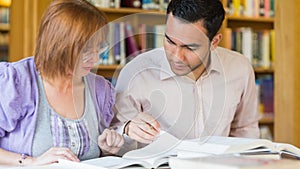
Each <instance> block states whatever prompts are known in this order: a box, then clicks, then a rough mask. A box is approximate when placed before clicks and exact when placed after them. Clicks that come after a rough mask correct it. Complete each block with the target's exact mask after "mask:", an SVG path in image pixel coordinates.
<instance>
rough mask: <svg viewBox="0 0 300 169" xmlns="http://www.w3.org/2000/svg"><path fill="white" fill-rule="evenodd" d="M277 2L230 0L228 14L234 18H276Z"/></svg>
mask: <svg viewBox="0 0 300 169" xmlns="http://www.w3.org/2000/svg"><path fill="white" fill-rule="evenodd" d="M274 1H275V0H228V1H227V8H226V9H227V13H228V14H230V15H233V16H252V17H253V16H254V17H258V16H263V17H274V3H275V2H274Z"/></svg>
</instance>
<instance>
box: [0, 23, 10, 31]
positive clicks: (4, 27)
mask: <svg viewBox="0 0 300 169" xmlns="http://www.w3.org/2000/svg"><path fill="white" fill-rule="evenodd" d="M9 27H10V26H9V24H8V23H0V32H8V31H9Z"/></svg>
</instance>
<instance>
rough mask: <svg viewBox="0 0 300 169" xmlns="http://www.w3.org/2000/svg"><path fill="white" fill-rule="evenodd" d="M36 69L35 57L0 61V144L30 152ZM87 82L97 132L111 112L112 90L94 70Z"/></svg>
mask: <svg viewBox="0 0 300 169" xmlns="http://www.w3.org/2000/svg"><path fill="white" fill-rule="evenodd" d="M37 75H38V72H37V70H36V66H35V63H34V58H33V57H29V58H26V59H23V60H20V61H18V62H13V63H8V62H0V93H1V94H0V148H2V149H5V150H8V151H11V152H15V153H25V154H27V155H31V153H32V151H31V148H32V143H33V135H34V133H35V125H36V120H37V108H38V101H39V95H38V84H37V79H38V76H37ZM87 82H88V85H89V88H90V91H91V95H92V98H93V101H94V105H96V111H97V117H98V121H99V129H100V133H102V132H103V130H104V129H105V128H107V127H109V125H110V123H111V121H112V118H113V116H114V114H113V112H112V106H113V104H114V102H115V91H114V88H113V86H112V85H111V83H109V82H108V81H107V80H105V79H104V78H103V77H101V76H98V75H96V74H93V73H89V74H88V75H87Z"/></svg>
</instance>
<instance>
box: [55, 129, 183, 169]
mask: <svg viewBox="0 0 300 169" xmlns="http://www.w3.org/2000/svg"><path fill="white" fill-rule="evenodd" d="M179 143H180V140H178V139H177V138H176V137H174V136H172V135H170V134H168V133H161V135H160V136H159V137H158V138H157V139H156V140H155V141H153V142H152V143H151V144H149V145H147V146H145V147H144V148H141V149H137V150H132V151H129V152H127V153H125V154H124V155H123V156H122V157H116V156H107V157H102V158H96V159H91V160H86V161H82V162H80V163H76V162H71V161H66V160H60V161H59V163H60V164H61V166H64V167H65V166H68V168H70V169H71V168H72V169H75V168H76V167H77V168H78V167H79V165H80V168H91V169H117V168H124V167H129V166H141V167H144V168H158V167H161V166H168V159H169V157H171V156H176V154H177V152H176V147H177V146H178V144H179Z"/></svg>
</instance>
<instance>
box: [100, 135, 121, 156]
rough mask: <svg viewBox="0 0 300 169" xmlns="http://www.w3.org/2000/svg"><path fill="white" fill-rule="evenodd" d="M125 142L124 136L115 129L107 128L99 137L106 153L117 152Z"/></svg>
mask: <svg viewBox="0 0 300 169" xmlns="http://www.w3.org/2000/svg"><path fill="white" fill-rule="evenodd" d="M123 144H124V138H123V136H121V135H120V134H118V133H117V132H116V131H115V130H110V129H105V130H104V131H103V133H102V134H101V135H100V136H99V137H98V146H99V147H100V149H101V150H102V152H103V153H104V155H106V154H116V153H117V152H118V151H119V150H120V148H121V147H122V145H123Z"/></svg>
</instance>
